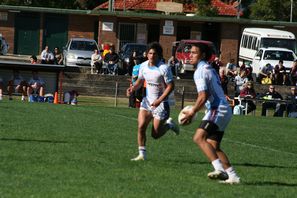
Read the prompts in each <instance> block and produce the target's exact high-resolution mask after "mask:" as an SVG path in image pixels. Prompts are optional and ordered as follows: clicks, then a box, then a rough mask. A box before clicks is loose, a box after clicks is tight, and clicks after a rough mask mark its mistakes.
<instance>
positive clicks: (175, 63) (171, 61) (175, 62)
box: [167, 54, 180, 79]
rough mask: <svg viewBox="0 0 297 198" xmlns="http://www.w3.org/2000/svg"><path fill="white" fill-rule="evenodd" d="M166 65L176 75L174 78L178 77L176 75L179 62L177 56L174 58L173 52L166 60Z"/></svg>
mask: <svg viewBox="0 0 297 198" xmlns="http://www.w3.org/2000/svg"><path fill="white" fill-rule="evenodd" d="M167 64H168V66H169V67H170V68H171V71H172V74H174V75H175V76H176V79H180V77H179V76H178V67H179V62H178V60H177V58H175V54H173V55H172V56H171V57H170V58H169V59H168V62H167Z"/></svg>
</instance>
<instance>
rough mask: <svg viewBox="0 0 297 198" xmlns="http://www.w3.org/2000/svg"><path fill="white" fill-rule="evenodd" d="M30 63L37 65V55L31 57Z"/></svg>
mask: <svg viewBox="0 0 297 198" xmlns="http://www.w3.org/2000/svg"><path fill="white" fill-rule="evenodd" d="M30 63H31V64H37V57H36V56H35V55H32V56H30Z"/></svg>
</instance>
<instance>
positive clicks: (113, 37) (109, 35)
mask: <svg viewBox="0 0 297 198" xmlns="http://www.w3.org/2000/svg"><path fill="white" fill-rule="evenodd" d="M103 22H109V23H113V31H104V30H102V24H103ZM117 26H118V23H117V18H116V17H111V16H109V17H100V18H99V34H98V37H99V39H98V42H99V44H104V43H108V44H113V45H115V46H116V51H118V49H117V48H118V42H117Z"/></svg>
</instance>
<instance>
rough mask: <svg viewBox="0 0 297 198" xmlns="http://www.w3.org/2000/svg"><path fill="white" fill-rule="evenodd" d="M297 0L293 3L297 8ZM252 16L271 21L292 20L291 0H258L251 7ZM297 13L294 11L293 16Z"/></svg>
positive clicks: (296, 15)
mask: <svg viewBox="0 0 297 198" xmlns="http://www.w3.org/2000/svg"><path fill="white" fill-rule="evenodd" d="M296 6H297V2H294V3H293V8H297V7H296ZM250 8H251V9H250V11H251V14H250V18H251V19H257V20H267V21H268V20H269V21H289V20H290V9H291V1H290V0H257V1H255V2H254V3H253V4H252V5H251V7H250ZM296 17H297V14H295V13H294V12H293V18H296Z"/></svg>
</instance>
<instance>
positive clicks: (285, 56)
mask: <svg viewBox="0 0 297 198" xmlns="http://www.w3.org/2000/svg"><path fill="white" fill-rule="evenodd" d="M296 59H297V57H296V55H295V53H294V52H293V51H292V50H289V49H286V48H276V47H269V48H260V49H259V50H258V51H257V53H256V55H255V57H254V59H253V61H252V64H251V66H252V68H253V73H254V75H256V76H257V77H258V74H259V72H260V71H261V68H262V67H264V66H265V65H266V64H268V63H269V64H271V65H272V66H273V67H274V66H275V65H277V64H278V63H279V60H283V62H284V66H285V67H286V68H291V67H292V65H293V62H294V60H296Z"/></svg>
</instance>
